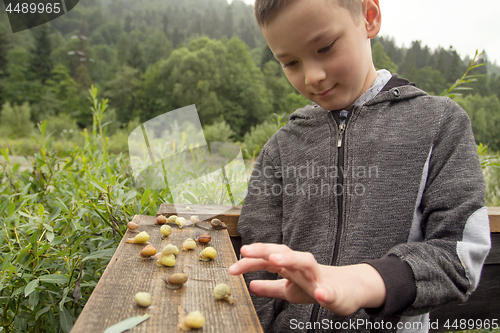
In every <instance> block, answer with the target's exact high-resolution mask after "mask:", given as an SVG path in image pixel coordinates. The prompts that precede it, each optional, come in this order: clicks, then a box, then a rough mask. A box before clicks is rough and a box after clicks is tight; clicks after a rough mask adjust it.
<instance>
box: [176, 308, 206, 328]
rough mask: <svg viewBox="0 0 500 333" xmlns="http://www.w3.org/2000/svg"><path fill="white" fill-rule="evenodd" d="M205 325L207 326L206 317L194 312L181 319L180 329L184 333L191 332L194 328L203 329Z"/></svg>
mask: <svg viewBox="0 0 500 333" xmlns="http://www.w3.org/2000/svg"><path fill="white" fill-rule="evenodd" d="M203 325H205V317H203V315H202V314H201V312H200V311H194V312H190V313H189V314H188V315H187V316H185V317H184V318H181V321H180V323H179V325H178V328H180V329H181V330H183V331H189V330H191V329H192V328H202V327H203Z"/></svg>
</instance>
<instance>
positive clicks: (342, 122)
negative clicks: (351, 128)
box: [337, 110, 349, 148]
mask: <svg viewBox="0 0 500 333" xmlns="http://www.w3.org/2000/svg"><path fill="white" fill-rule="evenodd" d="M348 115H349V111H346V110H342V111H340V117H339V118H340V124H339V139H338V142H337V147H338V148H340V147H342V136H343V135H344V131H345V127H346V125H345V121H346V120H347V116H348Z"/></svg>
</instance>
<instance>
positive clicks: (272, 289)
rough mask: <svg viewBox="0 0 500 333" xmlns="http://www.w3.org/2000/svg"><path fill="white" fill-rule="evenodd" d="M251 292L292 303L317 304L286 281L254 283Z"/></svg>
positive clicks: (251, 283)
mask: <svg viewBox="0 0 500 333" xmlns="http://www.w3.org/2000/svg"><path fill="white" fill-rule="evenodd" d="M250 291H251V292H252V293H254V294H255V295H257V296H260V297H272V298H280V299H285V300H288V301H289V302H291V303H297V304H298V303H317V302H316V300H315V299H314V298H313V297H311V296H309V295H307V294H306V293H305V292H304V291H303V290H302V289H301V288H300V287H298V286H297V285H295V284H290V283H288V284H287V280H285V279H280V280H255V281H252V282H250Z"/></svg>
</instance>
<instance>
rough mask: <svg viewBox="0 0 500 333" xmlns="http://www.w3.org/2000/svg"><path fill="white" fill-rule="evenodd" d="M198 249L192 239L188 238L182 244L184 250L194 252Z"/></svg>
mask: <svg viewBox="0 0 500 333" xmlns="http://www.w3.org/2000/svg"><path fill="white" fill-rule="evenodd" d="M195 247H196V242H195V241H194V239H192V238H186V240H185V241H184V242H183V243H182V250H184V251H187V250H192V249H194V248H195Z"/></svg>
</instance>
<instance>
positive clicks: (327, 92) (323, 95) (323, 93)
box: [315, 85, 337, 99]
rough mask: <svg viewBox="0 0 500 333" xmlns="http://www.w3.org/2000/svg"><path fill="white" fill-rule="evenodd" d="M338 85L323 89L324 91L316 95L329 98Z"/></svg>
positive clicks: (320, 97)
mask: <svg viewBox="0 0 500 333" xmlns="http://www.w3.org/2000/svg"><path fill="white" fill-rule="evenodd" d="M336 86H337V85H334V86H333V87H332V88H330V89H328V90H325V91H322V92H320V93H318V94H315V95H316V97H318V98H319V99H323V98H327V97H328V96H330V94H331V93H332V91H333V90H334V89H335V87H336Z"/></svg>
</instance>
